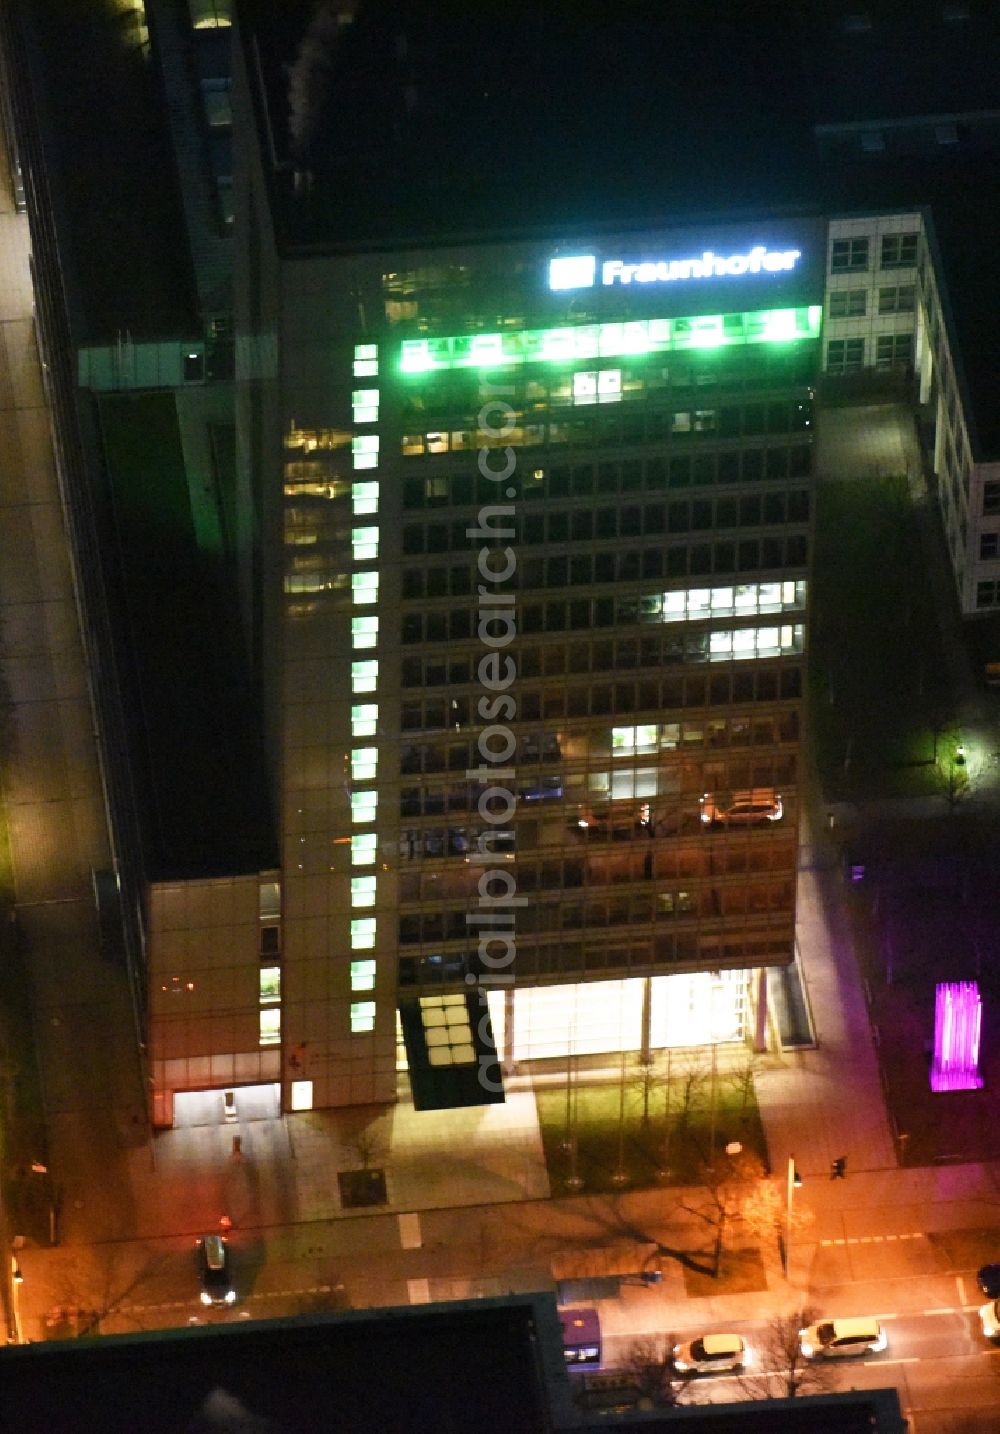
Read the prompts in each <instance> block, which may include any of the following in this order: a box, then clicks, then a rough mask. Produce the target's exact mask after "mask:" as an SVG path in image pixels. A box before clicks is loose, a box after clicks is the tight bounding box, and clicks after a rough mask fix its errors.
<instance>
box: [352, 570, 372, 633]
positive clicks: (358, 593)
mask: <svg viewBox="0 0 1000 1434" xmlns="http://www.w3.org/2000/svg"><path fill="white" fill-rule="evenodd" d="M351 597H352V598H353V600H354V602H355V603H356V604H357V605H358V606H359V607H360V606H361V605H362V604H363V603H373V602H378V573H372V572H365V573H352V574H351ZM354 645H355V647H373V646H374V643H373V642H356V643H355V644H354Z"/></svg>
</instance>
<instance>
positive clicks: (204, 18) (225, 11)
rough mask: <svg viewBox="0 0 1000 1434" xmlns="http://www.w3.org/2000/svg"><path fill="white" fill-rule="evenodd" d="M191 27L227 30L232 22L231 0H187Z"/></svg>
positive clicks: (195, 28)
mask: <svg viewBox="0 0 1000 1434" xmlns="http://www.w3.org/2000/svg"><path fill="white" fill-rule="evenodd" d="M188 11H189V13H190V15H191V28H192V29H194V30H228V29H229V27H230V25H232V23H233V4H232V0H188Z"/></svg>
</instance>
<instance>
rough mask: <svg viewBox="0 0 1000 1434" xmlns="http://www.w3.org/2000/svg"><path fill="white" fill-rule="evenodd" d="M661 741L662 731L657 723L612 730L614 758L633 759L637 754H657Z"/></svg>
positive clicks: (613, 728)
mask: <svg viewBox="0 0 1000 1434" xmlns="http://www.w3.org/2000/svg"><path fill="white" fill-rule="evenodd" d="M659 740H660V729H659V727H658V726H657V725H656V723H655V722H653V723H651V724H646V725H643V726H641V727H612V729H611V751H612V754H613V755H614V756H619V755H620V756H623V757H631V756H633V755H634V754H635V753H636V752H655V751H656V749H657V747H658V746H659Z"/></svg>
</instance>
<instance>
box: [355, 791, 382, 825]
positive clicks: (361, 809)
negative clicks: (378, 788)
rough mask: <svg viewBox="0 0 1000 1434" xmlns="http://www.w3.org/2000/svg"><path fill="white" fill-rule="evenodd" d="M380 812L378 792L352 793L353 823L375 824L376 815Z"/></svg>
mask: <svg viewBox="0 0 1000 1434" xmlns="http://www.w3.org/2000/svg"><path fill="white" fill-rule="evenodd" d="M377 810H378V793H377V792H352V793H351V821H352V822H356V823H361V822H373V821H374V820H375V813H376V811H377Z"/></svg>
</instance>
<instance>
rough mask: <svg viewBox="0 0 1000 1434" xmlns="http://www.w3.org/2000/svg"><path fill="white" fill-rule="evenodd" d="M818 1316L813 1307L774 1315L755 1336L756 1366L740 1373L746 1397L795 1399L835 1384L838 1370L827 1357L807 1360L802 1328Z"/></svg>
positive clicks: (754, 1355) (741, 1390) (820, 1391)
mask: <svg viewBox="0 0 1000 1434" xmlns="http://www.w3.org/2000/svg"><path fill="white" fill-rule="evenodd" d="M815 1319H816V1312H815V1310H812V1309H801V1310H797V1311H796V1312H795V1313H793V1314H784V1315H775V1316H774V1317H773V1318H772V1319H769V1320H768V1321H767V1323H766V1324H765V1325H763V1326H762V1327H761V1329H760V1330H759V1332H758V1333H757V1334H756V1335H755V1336H754V1339H753V1351H752V1357H753V1365H752V1366H751V1370H750V1371H748V1372H747V1373H745V1374H742V1375H740V1377H739V1379H738V1381H737V1387H738V1388H739V1390H740V1393H741V1395H742V1396H743V1398H744V1399H795V1398H796V1397H797V1396H800V1395H807V1394H821V1393H822V1392H823V1391H824V1390H826V1389H829V1388H831V1386H832V1385H833V1384H834V1383H835V1379H836V1370H835V1369H834V1368H833V1366H832V1365H831V1364H830V1363H829V1362H828V1361H827V1360H824V1359H806V1357H805V1355H804V1354H803V1353H802V1347H801V1345H800V1344H799V1331H800V1330H801V1329H803V1328H804V1327H805V1326H806V1325H809V1324H812V1323H813V1321H814V1320H815Z"/></svg>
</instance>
